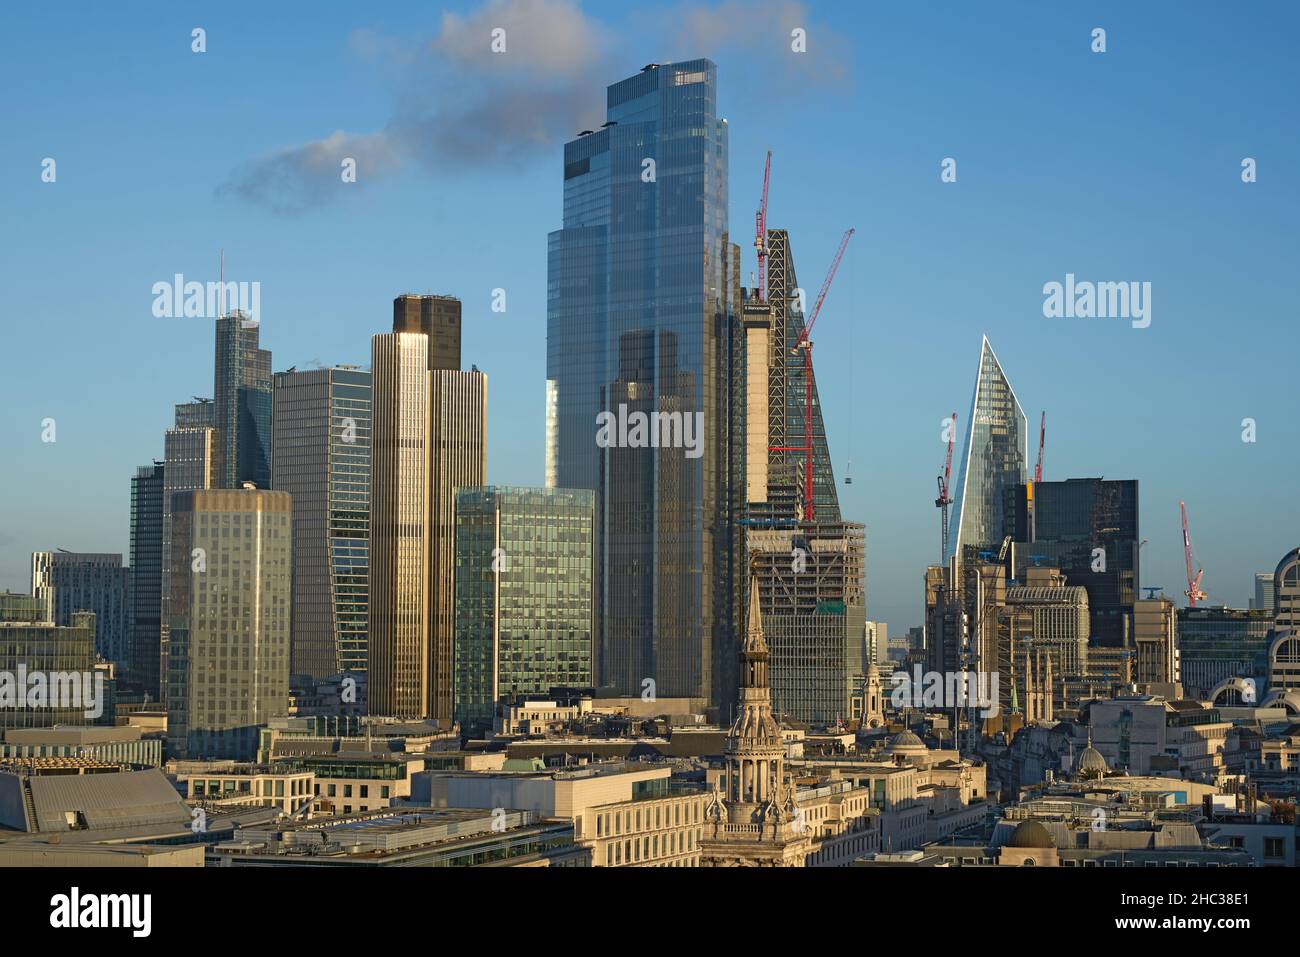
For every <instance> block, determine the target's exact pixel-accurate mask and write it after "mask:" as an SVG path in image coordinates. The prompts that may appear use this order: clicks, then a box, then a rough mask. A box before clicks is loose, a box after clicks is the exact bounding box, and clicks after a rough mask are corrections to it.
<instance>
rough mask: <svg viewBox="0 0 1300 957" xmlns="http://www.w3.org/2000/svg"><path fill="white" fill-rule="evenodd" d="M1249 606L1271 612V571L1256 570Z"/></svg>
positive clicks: (1272, 605)
mask: <svg viewBox="0 0 1300 957" xmlns="http://www.w3.org/2000/svg"><path fill="white" fill-rule="evenodd" d="M1250 607H1251V608H1252V609H1255V610H1258V611H1267V612H1268V613H1269V614H1270V615H1271V614H1273V609H1274V599H1273V573H1272V572H1256V573H1255V595H1254V597H1253V598H1251V600H1250Z"/></svg>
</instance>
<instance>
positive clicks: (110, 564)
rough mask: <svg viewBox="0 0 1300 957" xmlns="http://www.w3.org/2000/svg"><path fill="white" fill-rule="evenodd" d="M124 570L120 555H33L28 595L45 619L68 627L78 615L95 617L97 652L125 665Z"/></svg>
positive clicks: (127, 591) (71, 553)
mask: <svg viewBox="0 0 1300 957" xmlns="http://www.w3.org/2000/svg"><path fill="white" fill-rule="evenodd" d="M129 594H130V592H129V587H128V570H127V569H126V568H125V567H123V565H122V556H121V555H118V554H107V553H90V552H65V551H62V550H60V551H57V552H32V595H34V596H35V597H36V598H38V599H40V600H41V601H42V602H44V604H45V615H46V619H47V620H48V621H52V622H54V624H56V625H58V626H60V627H62V628H69V627H71V626H72V616H73V614H75V613H76V612H79V611H93V612H94V613H95V654H97V655H98V656H99V657H101V658H103V659H104V660H105V661H111V662H114V663H115V664H117V665H119V666H120V665H123V664H125V662H126V657H127V650H126V646H127V641H126V635H127V622H128V620H129V616H128V609H127V605H128V596H129Z"/></svg>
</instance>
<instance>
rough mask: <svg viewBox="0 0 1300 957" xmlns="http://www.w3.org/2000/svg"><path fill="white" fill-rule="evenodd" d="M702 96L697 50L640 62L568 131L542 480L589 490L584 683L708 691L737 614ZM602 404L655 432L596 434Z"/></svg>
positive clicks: (718, 156) (708, 87) (707, 97)
mask: <svg viewBox="0 0 1300 957" xmlns="http://www.w3.org/2000/svg"><path fill="white" fill-rule="evenodd" d="M716 98H717V68H716V67H715V66H714V64H713V63H711V62H710V61H708V60H691V61H687V62H684V63H674V64H662V65H657V64H651V65H650V66H647V67H646V68H645V69H644V70H642V71H641V72H640V73H638V74H636V75H635V76H632V77H629V78H627V79H625V80H621V81H619V82H618V83H615V84H614V85H612V86H610V87H609V88H608V90H607V96H606V103H607V121H606V122H605V123H604V125H602V127H601V128H600V130H598V131H595V132H592V131H584V132H583V133H581V134H579V136H578V138H577V139H574V140H572V141H571V142H569V143H567V144H565V148H564V171H563V172H564V221H563V227H562V228H561V229H559V230H557V231H556V232H553V233H551V235H550V237H549V263H548V277H549V294H548V303H547V373H546V374H547V463H548V467H547V481H548V482H550V483H553V484H556V485H559V486H562V487H566V488H583V489H592V490H594V491H595V493H596V508H595V512H596V524H597V528H596V549H597V556H598V557H597V571H596V588H597V593H598V595H599V599H598V608H597V629H598V636H599V637H598V668H599V678H598V680H599V681H600V683H601V684H602V685H605V686H609V687H611V688H612V689H613V690H614V691H615V692H616V693H619V694H638V695H639V694H640V693H641V691H642V688H643V682H644V681H645V680H646V679H652V680H653V681H654V682H655V685H656V688H657V693H658V694H659V695H661V696H673V697H688V698H712V699H713V700H714V702H715V703H717V702H719V701H720V698H719V684H718V680H717V679H718V676H719V674H720V673H722V672H723V671H724V670H725V671H728V672H729V671H730V670H731V669H730V667H727V668H725V669H720V668H718V667H716V665H717V663H718V662H720V661H722V660H723V659H725V658H730V657H732V656H733V649H734V648H735V644H734V642H735V636H736V634H737V632H738V618H739V611H740V609H739V602H738V600H737V598H736V595H737V592H738V589H737V584H736V582H735V580H734V578H735V564H736V563H735V541H736V537H735V534H736V533H735V530H734V520H735V519H736V518H738V517H739V516H738V515H735V514H733V513H732V507H733V504H732V501H731V500H730V499H729V498H728V489H729V487H730V486H729V483H730V479H731V474H730V472H731V469H732V468H733V455H732V446H731V443H732V441H733V428H734V426H733V419H732V414H733V403H732V394H731V387H730V367H731V363H732V362H733V361H734V358H735V349H734V335H735V330H734V329H733V324H734V322H735V313H736V312H737V311H738V299H739V281H738V277H737V275H736V267H737V264H738V261H739V255H738V252H737V250H736V247H735V246H733V245H732V244H731V243H730V242H729V238H728V232H727V228H728V227H727V149H728V147H727V140H728V136H727V124H726V121H725V120H720V119H718V116H717V109H716ZM602 415H603V416H615V417H620V416H621V421H625V422H626V421H629V418H628V417H629V416H634V417H635V416H640V417H641V421H643V422H645V421H648V422H649V423H650V432H651V433H654V440H652V441H647V439H649V436H648V435H647V434H646V432H645V430H644V429H643V430H642V431H641V433H640V439H638V438H637V434H636V432H635V431H633V430H630V429H618V430H616V434H614V433H611V434H609V435H607V436H606V439H607V440H602V439H600V438H598V434H599V428H598V427H599V419H598V416H602ZM673 424H675V425H676V426H677V431H676V433H675V435H674V434H672V433H671V431H670V427H671V426H672V425H673ZM688 430H689V431H688Z"/></svg>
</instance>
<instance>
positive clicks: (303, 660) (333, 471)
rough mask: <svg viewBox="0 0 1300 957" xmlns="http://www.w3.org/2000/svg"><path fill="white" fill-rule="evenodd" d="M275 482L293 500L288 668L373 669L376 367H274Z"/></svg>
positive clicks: (322, 674) (314, 673)
mask: <svg viewBox="0 0 1300 957" xmlns="http://www.w3.org/2000/svg"><path fill="white" fill-rule="evenodd" d="M273 396H274V404H273V408H274V416H273V422H274V428H273V432H272V443H271V447H272V453H273V454H272V457H271V458H272V472H271V481H272V485H273V487H274V488H275V489H276V490H278V491H283V492H288V493H289V495H290V496H291V497H292V499H293V615H292V629H293V631H292V637H291V641H290V670H291V671H292V673H293V674H295V675H310V676H311V677H313V678H327V677H329V676H331V675H334V674H337V673H339V672H343V671H358V672H359V671H365V670H366V650H367V644H368V642H367V633H366V629H367V625H368V615H369V601H368V596H369V554H370V402H371V397H370V373H369V372H367V371H365V370H362V369H358V368H356V367H354V366H340V367H337V368H333V369H312V370H308V371H301V372H300V371H291V372H279V373H276V374H275V376H274V378H273Z"/></svg>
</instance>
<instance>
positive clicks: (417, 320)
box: [393, 295, 461, 370]
mask: <svg viewBox="0 0 1300 957" xmlns="http://www.w3.org/2000/svg"><path fill="white" fill-rule="evenodd" d="M460 321H461V317H460V300H459V299H457V298H456V297H454V296H413V295H405V296H398V297H397V298H396V299H394V300H393V332H421V333H424V335H426V336H428V337H429V368H430V369H431V370H432V369H459V368H460Z"/></svg>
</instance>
